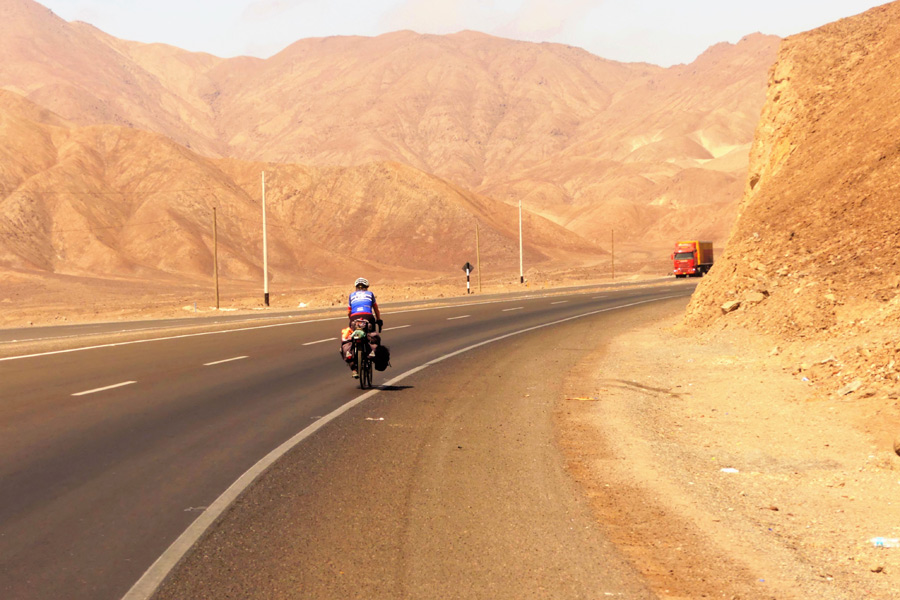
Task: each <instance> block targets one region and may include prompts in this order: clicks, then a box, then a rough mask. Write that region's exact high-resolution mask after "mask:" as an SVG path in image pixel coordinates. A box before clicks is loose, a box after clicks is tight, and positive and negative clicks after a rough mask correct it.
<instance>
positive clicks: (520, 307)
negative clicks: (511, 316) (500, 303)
mask: <svg viewBox="0 0 900 600" xmlns="http://www.w3.org/2000/svg"><path fill="white" fill-rule="evenodd" d="M524 308H525V307H524V306H517V307H515V308H504V309H503V312H510V311H513V310H522V309H524Z"/></svg>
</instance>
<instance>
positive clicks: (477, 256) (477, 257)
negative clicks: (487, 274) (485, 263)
mask: <svg viewBox="0 0 900 600" xmlns="http://www.w3.org/2000/svg"><path fill="white" fill-rule="evenodd" d="M475 270H476V271H478V293H479V294H480V293H481V247H480V246H479V245H478V221H475Z"/></svg>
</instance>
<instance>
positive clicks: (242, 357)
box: [203, 356, 250, 367]
mask: <svg viewBox="0 0 900 600" xmlns="http://www.w3.org/2000/svg"><path fill="white" fill-rule="evenodd" d="M245 358H250V357H249V356H235V357H234V358H226V359H225V360H217V361H216V362H211V363H203V366H204V367H211V366H213V365H221V364H222V363H227V362H232V361H235V360H244V359H245Z"/></svg>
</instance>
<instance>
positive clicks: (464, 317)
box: [447, 315, 472, 321]
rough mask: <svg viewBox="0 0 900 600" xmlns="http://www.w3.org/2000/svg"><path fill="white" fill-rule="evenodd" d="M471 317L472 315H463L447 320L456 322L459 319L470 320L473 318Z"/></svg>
mask: <svg viewBox="0 0 900 600" xmlns="http://www.w3.org/2000/svg"><path fill="white" fill-rule="evenodd" d="M471 316H472V315H463V316H461V317H448V318H447V320H448V321H455V320H457V319H468V318H469V317H471Z"/></svg>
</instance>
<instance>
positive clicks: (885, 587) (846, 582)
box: [556, 317, 900, 599]
mask: <svg viewBox="0 0 900 600" xmlns="http://www.w3.org/2000/svg"><path fill="white" fill-rule="evenodd" d="M676 321H677V318H676V317H670V318H669V319H668V320H664V321H660V322H658V323H656V324H655V325H653V326H650V327H645V328H643V329H639V330H635V331H632V332H628V333H625V334H623V335H621V336H618V337H616V338H615V339H614V340H612V341H611V343H610V344H609V346H608V348H605V349H602V350H598V351H597V352H594V353H593V354H592V355H590V356H589V357H586V358H585V360H583V361H582V363H581V364H580V365H579V366H578V367H577V368H576V369H575V370H574V371H572V372H571V373H570V375H569V378H568V381H567V383H566V388H565V389H566V390H567V391H566V397H565V398H564V399H562V400H561V402H560V403H559V405H558V409H557V413H556V418H557V424H558V427H557V435H558V441H559V443H560V444H561V446H562V448H563V449H564V452H565V453H566V456H567V460H568V468H569V471H570V473H571V474H572V475H573V477H574V478H575V479H576V480H577V481H579V482H580V483H581V484H582V486H583V487H584V488H585V490H586V491H587V493H588V495H589V497H590V498H591V503H592V506H593V509H594V511H595V514H596V516H597V518H598V520H599V521H600V522H601V523H604V524H605V528H606V529H607V531H608V534H609V535H610V537H611V539H612V541H613V542H614V543H616V544H617V545H618V546H620V547H621V548H622V549H624V551H625V552H626V554H627V555H628V556H630V558H631V560H632V561H634V563H635V564H636V565H637V566H638V568H639V569H641V570H642V572H643V573H644V575H646V576H647V577H648V578H649V579H650V581H651V583H652V585H653V587H654V589H655V591H656V592H657V593H658V594H659V595H660V597H662V598H702V597H725V598H779V599H781V598H823V599H855V598H878V599H881V598H883V599H888V598H897V597H900V548H897V549H884V548H875V547H873V544H872V543H871V541H870V539H871V538H873V537H876V536H883V537H888V538H900V504H898V503H895V502H894V500H893V498H894V496H895V495H896V494H897V490H898V483H900V470H898V465H900V458H898V457H897V456H896V455H895V454H894V452H893V451H892V447H891V442H890V440H892V438H893V433H894V432H895V431H897V423H896V420H895V419H890V418H887V416H886V413H888V412H890V411H889V410H888V409H891V410H892V411H893V413H895V412H896V408H897V402H896V400H891V402H892V403H893V404H892V405H891V406H890V407H886V406H884V402H883V399H881V400H877V399H876V398H875V397H871V396H870V397H867V398H864V397H859V396H855V395H854V394H850V395H848V396H838V395H836V394H831V395H828V396H823V395H822V394H821V392H819V391H818V390H816V389H815V385H814V384H813V383H810V382H805V381H803V380H802V378H801V376H800V375H801V374H795V373H794V370H793V369H792V367H791V365H790V364H786V363H787V362H788V360H787V359H786V358H785V357H784V356H781V355H777V354H776V353H773V352H772V351H771V349H772V347H773V345H774V343H773V342H772V341H771V340H768V339H766V338H763V337H759V336H756V335H753V334H750V333H747V332H741V331H739V330H730V331H728V332H727V334H726V333H725V332H720V333H719V334H716V335H715V336H706V337H705V338H701V337H699V336H697V335H695V334H693V333H691V332H685V331H679V330H678V328H677V327H676V326H675V324H676Z"/></svg>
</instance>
